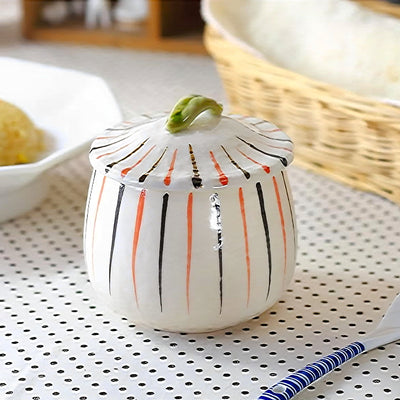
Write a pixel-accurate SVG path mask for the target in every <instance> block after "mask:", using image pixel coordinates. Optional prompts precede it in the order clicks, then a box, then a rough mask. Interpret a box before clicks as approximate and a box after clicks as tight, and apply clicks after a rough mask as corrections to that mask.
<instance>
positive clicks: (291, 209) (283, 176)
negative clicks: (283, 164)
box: [281, 171, 297, 251]
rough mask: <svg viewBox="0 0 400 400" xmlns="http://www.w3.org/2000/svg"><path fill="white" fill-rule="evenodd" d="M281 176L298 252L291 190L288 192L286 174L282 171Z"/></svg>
mask: <svg viewBox="0 0 400 400" xmlns="http://www.w3.org/2000/svg"><path fill="white" fill-rule="evenodd" d="M281 175H282V181H283V184H284V186H285V192H286V198H287V201H288V205H289V211H290V219H291V221H292V230H293V240H294V250H295V251H296V248H297V243H296V240H297V239H296V227H295V223H294V213H293V206H292V203H291V201H290V195H289V190H288V186H287V184H286V179H285V174H284V173H283V171H281Z"/></svg>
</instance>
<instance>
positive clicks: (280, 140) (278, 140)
mask: <svg viewBox="0 0 400 400" xmlns="http://www.w3.org/2000/svg"><path fill="white" fill-rule="evenodd" d="M256 133H257V134H258V135H260V136H262V137H264V138H266V139H270V140H276V141H277V142H287V143H291V144H292V143H293V142H292V141H291V140H289V139H280V138H275V137H271V136H267V135H266V134H265V133H261V132H256Z"/></svg>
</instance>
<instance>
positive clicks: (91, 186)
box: [83, 170, 97, 242]
mask: <svg viewBox="0 0 400 400" xmlns="http://www.w3.org/2000/svg"><path fill="white" fill-rule="evenodd" d="M96 174H97V171H96V170H93V174H92V178H91V180H90V183H89V194H88V198H87V202H86V210H85V225H84V227H85V228H84V232H83V237H84V241H85V242H86V234H87V223H88V217H89V210H90V208H89V206H90V202H91V201H92V191H93V186H94V182H95V180H96Z"/></svg>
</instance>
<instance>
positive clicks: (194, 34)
mask: <svg viewBox="0 0 400 400" xmlns="http://www.w3.org/2000/svg"><path fill="white" fill-rule="evenodd" d="M49 1H52V0H23V20H22V32H23V35H24V37H25V38H27V39H31V40H44V41H55V42H71V43H77V44H92V45H98V46H117V47H127V48H137V49H148V50H160V51H173V52H186V53H197V54H206V50H205V47H204V45H203V40H202V32H203V28H204V23H203V21H202V19H201V16H200V0H149V14H148V18H147V20H146V21H144V22H143V23H141V24H138V25H137V26H135V28H134V30H132V31H128V30H125V29H124V30H122V29H120V28H119V26H118V24H117V23H114V24H113V26H112V27H111V28H108V29H87V28H85V22H84V20H83V19H77V18H71V19H67V20H66V21H65V22H63V23H61V24H59V25H50V24H48V23H46V22H44V21H43V20H42V18H41V11H42V8H43V6H44V5H46V3H48V2H49Z"/></svg>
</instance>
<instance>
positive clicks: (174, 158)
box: [164, 149, 178, 186]
mask: <svg viewBox="0 0 400 400" xmlns="http://www.w3.org/2000/svg"><path fill="white" fill-rule="evenodd" d="M177 152H178V150H177V149H176V150H175V151H174V154H173V156H172V161H171V165H170V166H169V170H168V173H167V175H166V177H165V178H164V184H165V185H167V186H169V184H170V183H171V175H172V171H173V170H174V167H175V160H176V153H177Z"/></svg>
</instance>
